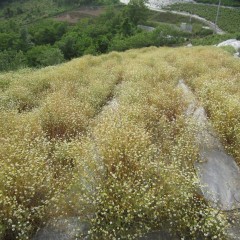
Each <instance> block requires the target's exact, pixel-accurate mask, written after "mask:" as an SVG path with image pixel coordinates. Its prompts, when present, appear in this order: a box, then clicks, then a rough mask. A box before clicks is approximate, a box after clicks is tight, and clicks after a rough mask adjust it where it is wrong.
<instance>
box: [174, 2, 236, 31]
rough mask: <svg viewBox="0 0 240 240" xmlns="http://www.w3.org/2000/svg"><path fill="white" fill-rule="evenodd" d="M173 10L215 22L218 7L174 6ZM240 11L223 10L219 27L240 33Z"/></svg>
mask: <svg viewBox="0 0 240 240" xmlns="http://www.w3.org/2000/svg"><path fill="white" fill-rule="evenodd" d="M169 8H170V9H171V10H176V11H184V12H189V13H192V14H196V15H199V16H201V17H203V18H206V19H207V20H209V21H212V22H215V19H216V13H217V7H216V6H207V7H206V6H204V5H197V4H191V3H184V4H174V5H171V6H170V7H169ZM239 22H240V9H228V8H221V10H220V15H219V20H218V26H219V27H220V28H221V29H222V30H224V31H226V32H229V33H234V32H239V31H240V25H239Z"/></svg>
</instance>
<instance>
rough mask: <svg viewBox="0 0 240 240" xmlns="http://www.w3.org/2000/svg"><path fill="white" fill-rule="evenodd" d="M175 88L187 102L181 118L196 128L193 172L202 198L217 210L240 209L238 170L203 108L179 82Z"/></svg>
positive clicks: (239, 177) (239, 172)
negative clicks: (197, 157) (196, 155)
mask: <svg viewBox="0 0 240 240" xmlns="http://www.w3.org/2000/svg"><path fill="white" fill-rule="evenodd" d="M178 87H179V88H180V89H181V90H182V91H183V95H184V97H185V98H186V100H187V101H188V102H189V106H188V108H187V109H186V112H185V115H186V117H188V118H190V119H191V120H192V121H193V123H194V126H195V128H196V133H195V141H196V143H197V144H198V146H199V149H200V161H199V162H196V163H195V168H196V171H197V175H198V177H199V180H200V185H201V186H200V187H201V191H202V194H203V196H204V198H205V199H206V200H208V201H209V202H210V203H211V204H212V206H213V207H217V208H219V209H221V210H233V209H237V208H240V170H239V167H238V166H237V164H236V162H235V160H234V159H233V158H232V157H231V156H229V155H228V154H227V153H226V152H225V150H224V147H223V146H222V145H221V142H220V140H219V139H218V137H217V134H216V133H215V132H214V130H213V128H212V127H211V124H210V122H209V121H208V119H207V115H206V112H205V110H204V108H203V107H201V106H199V104H198V102H197V100H196V98H195V97H194V94H193V93H192V92H191V90H190V89H189V88H188V86H187V85H186V84H185V83H184V82H183V81H180V82H179V85H178Z"/></svg>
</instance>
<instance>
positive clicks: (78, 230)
mask: <svg viewBox="0 0 240 240" xmlns="http://www.w3.org/2000/svg"><path fill="white" fill-rule="evenodd" d="M89 229H90V225H89V223H87V222H82V221H80V220H79V219H78V218H77V217H71V218H66V219H57V220H54V221H51V222H49V223H48V225H47V226H45V227H44V228H41V229H40V230H39V231H38V232H37V233H36V235H35V236H34V237H33V239H32V240H75V239H82V240H87V239H89V238H88V231H89Z"/></svg>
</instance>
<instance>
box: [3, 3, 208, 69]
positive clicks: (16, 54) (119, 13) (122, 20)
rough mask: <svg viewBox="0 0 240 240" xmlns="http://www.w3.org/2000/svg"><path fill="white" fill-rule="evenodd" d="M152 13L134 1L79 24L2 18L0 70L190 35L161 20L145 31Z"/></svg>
mask: <svg viewBox="0 0 240 240" xmlns="http://www.w3.org/2000/svg"><path fill="white" fill-rule="evenodd" d="M148 16H149V11H148V10H147V9H146V7H145V6H144V5H143V3H142V2H141V1H140V4H139V3H138V1H137V2H136V3H135V2H134V1H133V2H132V4H130V5H128V6H125V7H110V8H109V9H108V10H106V12H105V13H104V14H102V15H101V16H99V17H96V18H88V19H83V20H81V21H79V22H78V23H77V24H76V25H69V24H67V23H66V22H57V21H55V20H50V19H45V20H41V21H38V22H35V23H32V24H30V25H25V26H22V25H20V24H19V23H16V22H15V21H11V20H8V21H2V24H1V25H0V54H1V56H2V62H4V64H0V70H5V71H7V70H11V69H12V70H14V69H16V68H18V67H19V68H21V67H23V66H30V67H42V66H48V65H55V64H58V63H61V62H63V61H65V60H70V59H72V58H75V57H79V56H83V55H86V54H93V55H98V54H102V53H107V52H109V51H112V50H118V51H122V50H127V49H130V48H139V47H146V46H151V45H155V46H162V45H173V44H179V43H182V42H183V41H184V38H186V37H190V34H186V33H184V32H181V31H180V30H178V29H175V28H174V27H172V26H170V25H164V24H162V25H159V24H158V25H157V29H156V30H155V31H153V32H144V31H143V30H141V29H139V28H138V25H139V24H144V23H145V22H146V21H147V20H148ZM200 28H201V26H200ZM210 33H211V32H210ZM208 34H209V33H208ZM10 56H11V57H10ZM20 56H22V57H20ZM10 59H13V61H12V62H11V61H10Z"/></svg>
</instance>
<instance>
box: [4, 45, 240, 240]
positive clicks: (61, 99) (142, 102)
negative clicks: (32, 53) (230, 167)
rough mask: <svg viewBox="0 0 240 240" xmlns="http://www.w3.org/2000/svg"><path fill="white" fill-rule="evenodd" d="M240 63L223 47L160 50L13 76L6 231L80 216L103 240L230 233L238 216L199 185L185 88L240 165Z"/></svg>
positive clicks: (8, 235)
mask: <svg viewBox="0 0 240 240" xmlns="http://www.w3.org/2000/svg"><path fill="white" fill-rule="evenodd" d="M239 69H240V61H239V60H238V59H235V58H233V57H232V56H231V55H229V54H228V53H227V52H224V51H223V50H221V49H217V48H214V47H196V48H159V49H158V48H155V47H152V48H145V49H141V50H131V51H127V52H125V53H116V52H113V53H110V54H108V55H102V56H99V57H92V56H85V57H83V58H80V59H75V60H72V61H70V62H68V63H65V64H62V65H59V66H55V67H48V68H44V69H41V70H30V69H26V70H21V71H19V72H10V73H6V74H1V75H0V136H1V137H0V159H1V160H0V179H1V181H0V197H1V198H0V199H1V200H0V219H1V220H0V233H1V235H2V238H3V239H28V238H29V237H30V236H32V235H34V233H35V232H36V230H37V229H38V228H39V227H42V226H44V224H46V222H48V221H51V220H52V219H54V218H56V219H59V218H70V217H78V218H79V219H81V220H82V221H87V222H89V223H90V225H91V228H90V231H89V234H91V236H92V238H93V239H136V238H137V237H138V236H141V235H142V234H144V233H147V232H152V231H155V230H159V229H167V230H169V231H171V232H172V233H173V234H177V235H178V236H180V237H189V238H190V239H194V237H197V236H201V237H202V239H225V228H226V227H227V217H226V215H225V214H224V212H222V211H221V210H218V209H214V208H213V207H212V205H211V204H209V203H208V202H207V201H205V200H204V198H203V197H202V196H201V195H200V194H199V192H198V190H197V189H198V188H199V181H198V178H197V176H196V172H195V169H194V166H193V164H194V163H195V162H198V161H199V151H200V149H199V146H198V144H197V142H195V141H194V138H195V131H194V125H193V124H192V120H191V118H188V117H187V116H186V114H185V110H186V108H187V106H188V104H189V100H188V99H186V98H185V97H184V95H183V92H182V91H181V89H179V88H178V87H177V85H178V83H179V80H181V79H183V80H184V81H185V82H186V84H187V85H188V86H189V87H190V88H191V89H192V90H193V92H194V94H195V96H196V98H197V100H198V101H199V103H200V104H202V105H203V106H204V107H205V109H206V111H207V114H208V118H209V120H210V121H211V123H212V126H213V127H214V129H215V131H216V133H217V135H218V136H219V138H220V140H221V142H222V143H223V145H224V147H225V149H226V151H227V152H228V153H229V154H231V155H232V156H233V157H234V158H235V159H236V160H238V161H239V162H240V152H239V144H240V116H239V111H240V101H239V100H240V72H239ZM79 239H81V238H80V236H79Z"/></svg>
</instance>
